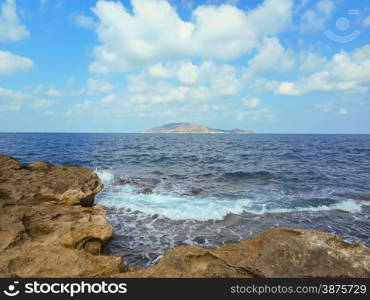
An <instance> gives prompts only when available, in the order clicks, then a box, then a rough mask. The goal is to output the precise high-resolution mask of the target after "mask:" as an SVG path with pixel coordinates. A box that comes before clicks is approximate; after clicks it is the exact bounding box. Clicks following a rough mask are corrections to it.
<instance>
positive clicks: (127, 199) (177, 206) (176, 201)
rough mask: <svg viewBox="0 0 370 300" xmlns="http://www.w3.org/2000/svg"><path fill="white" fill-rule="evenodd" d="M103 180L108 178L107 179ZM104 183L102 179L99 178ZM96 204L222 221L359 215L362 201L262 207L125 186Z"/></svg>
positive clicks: (178, 217)
mask: <svg viewBox="0 0 370 300" xmlns="http://www.w3.org/2000/svg"><path fill="white" fill-rule="evenodd" d="M107 179H109V180H112V179H110V177H109V176H107ZM103 181H104V179H103ZM98 203H99V204H101V205H104V206H107V207H114V208H124V209H130V210H132V211H140V212H143V213H145V214H147V215H154V214H158V215H160V216H162V217H167V218H169V219H172V220H187V219H189V220H199V221H205V220H222V219H223V218H224V217H225V216H226V215H227V214H229V213H233V214H241V213H243V212H249V213H253V214H266V213H287V212H296V211H327V210H343V211H348V212H352V213H357V212H361V208H362V205H367V204H364V203H363V202H359V201H355V200H345V201H341V202H338V203H336V204H332V205H322V206H316V207H295V208H284V207H281V208H267V207H266V205H265V204H256V203H255V202H254V201H253V200H251V199H237V200H230V199H218V198H212V197H209V198H199V197H184V196H178V195H171V194H163V193H159V192H156V191H154V193H153V194H149V195H145V194H138V193H137V191H136V190H135V189H134V188H133V187H131V186H129V185H126V186H121V187H115V189H114V190H112V191H108V192H107V193H105V195H104V196H102V197H100V198H99V199H98Z"/></svg>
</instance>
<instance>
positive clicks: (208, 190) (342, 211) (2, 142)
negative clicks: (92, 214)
mask: <svg viewBox="0 0 370 300" xmlns="http://www.w3.org/2000/svg"><path fill="white" fill-rule="evenodd" d="M0 153H1V154H7V155H11V156H13V157H15V158H17V159H19V160H21V161H22V162H25V163H30V162H33V161H36V160H44V161H48V162H51V163H54V164H74V165H77V166H81V167H90V168H93V169H95V170H96V172H97V173H98V175H99V176H100V177H101V178H102V180H103V181H104V184H105V189H104V191H103V192H101V193H100V194H99V195H98V196H97V198H96V202H97V203H98V204H100V205H103V206H104V207H105V208H106V210H107V212H108V218H109V220H110V222H111V223H112V225H113V226H114V229H115V235H114V238H113V239H112V240H111V241H110V243H109V244H108V246H107V248H106V252H107V253H111V254H114V255H121V256H123V257H125V259H126V261H128V262H129V263H130V264H132V265H135V266H138V267H142V266H146V265H150V264H153V263H155V262H156V261H157V260H158V259H160V258H161V256H162V255H163V253H164V252H165V251H166V250H167V249H169V248H173V247H176V246H178V245H199V246H203V247H209V248H214V247H217V246H220V245H224V244H227V243H233V242H238V241H241V240H244V239H248V238H250V237H253V236H255V235H256V234H258V233H260V232H262V231H265V230H267V229H269V228H271V227H275V226H290V227H296V228H305V229H316V230H321V231H326V232H330V233H334V234H338V235H340V236H341V237H342V238H343V239H344V240H346V241H349V242H352V241H359V242H363V243H365V244H367V245H370V236H369V233H370V214H369V213H370V201H366V200H364V198H370V135H269V134H255V135H176V134H170V135H161V134H150V135H149V134H80V133H78V134H77V133H76V134H69V133H0Z"/></svg>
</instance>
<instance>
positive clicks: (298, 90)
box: [269, 45, 370, 96]
mask: <svg viewBox="0 0 370 300" xmlns="http://www.w3.org/2000/svg"><path fill="white" fill-rule="evenodd" d="M369 84H370V45H365V46H363V47H361V48H358V49H356V50H354V51H353V52H350V53H349V52H346V51H341V52H339V53H337V54H335V55H334V56H333V57H332V58H331V59H330V60H329V61H327V62H326V63H325V64H324V65H322V67H321V69H319V70H317V71H316V72H313V73H311V74H309V75H308V76H307V77H302V78H300V79H298V80H297V81H292V82H290V81H285V82H277V81H275V82H270V85H269V87H270V88H272V89H274V90H275V92H276V93H277V94H281V95H290V96H299V95H303V94H306V93H309V92H312V91H324V92H333V91H334V92H338V91H339V92H348V93H364V92H367V91H368V89H369Z"/></svg>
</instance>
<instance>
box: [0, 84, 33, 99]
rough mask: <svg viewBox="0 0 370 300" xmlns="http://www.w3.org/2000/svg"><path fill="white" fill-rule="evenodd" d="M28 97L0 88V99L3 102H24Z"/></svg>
mask: <svg viewBox="0 0 370 300" xmlns="http://www.w3.org/2000/svg"><path fill="white" fill-rule="evenodd" d="M27 97H28V96H27V95H26V94H24V93H21V92H17V91H14V90H10V89H6V88H3V87H1V86H0V99H5V100H24V99H26V98H27Z"/></svg>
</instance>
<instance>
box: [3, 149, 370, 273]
mask: <svg viewBox="0 0 370 300" xmlns="http://www.w3.org/2000/svg"><path fill="white" fill-rule="evenodd" d="M102 189H103V184H102V182H101V180H100V179H99V178H98V176H97V175H96V174H95V173H94V172H93V171H92V170H90V169H85V168H78V167H75V166H54V165H51V164H49V163H45V162H34V163H32V164H28V165H26V164H22V163H20V162H18V161H17V160H15V159H13V158H11V157H9V156H5V155H0V277H249V278H250V277H370V248H369V247H367V246H365V245H363V244H360V243H352V244H349V243H346V242H344V241H342V240H341V239H340V238H339V237H338V236H335V235H331V234H328V233H324V232H319V231H312V230H301V229H292V228H284V227H280V228H273V229H270V230H268V231H266V232H264V233H262V234H259V235H257V236H256V237H254V238H252V239H250V240H246V241H243V242H241V243H238V244H230V245H227V246H223V247H220V248H218V249H216V250H208V249H204V248H200V247H196V246H180V247H177V248H175V249H170V250H168V251H167V252H166V253H165V255H164V257H163V258H162V259H161V260H160V261H159V262H158V264H156V265H154V266H151V267H148V268H146V269H142V270H136V269H135V268H132V267H129V266H127V265H126V263H125V262H124V259H123V258H121V257H114V256H107V255H104V245H106V243H107V242H108V241H109V239H110V238H112V236H113V230H112V226H111V225H110V224H109V222H108V221H107V219H106V216H105V211H104V209H103V208H102V207H100V206H94V197H95V195H96V194H97V193H98V192H100V191H101V190H102Z"/></svg>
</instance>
